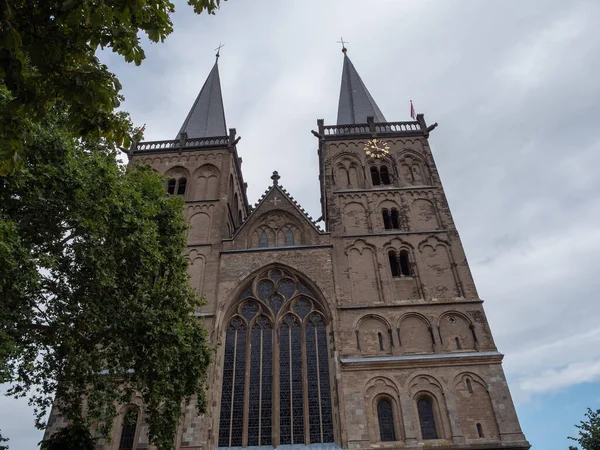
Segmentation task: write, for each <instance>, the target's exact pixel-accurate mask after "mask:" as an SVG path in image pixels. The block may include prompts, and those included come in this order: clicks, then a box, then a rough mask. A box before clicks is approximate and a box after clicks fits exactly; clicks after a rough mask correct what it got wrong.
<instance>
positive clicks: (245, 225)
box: [107, 52, 529, 450]
mask: <svg viewBox="0 0 600 450" xmlns="http://www.w3.org/2000/svg"><path fill="white" fill-rule="evenodd" d="M317 123H318V128H317V130H316V131H313V134H314V135H315V136H316V138H317V143H318V158H319V183H320V187H321V206H322V220H323V222H324V228H325V230H322V229H321V228H319V226H317V224H316V222H315V221H313V220H312V219H311V218H310V217H309V216H308V214H307V213H306V212H305V211H304V210H303V209H302V208H301V206H300V205H298V203H297V202H296V201H295V200H294V199H293V197H292V196H291V194H290V193H289V192H288V191H286V189H284V187H283V186H282V185H281V184H280V183H279V176H278V175H277V173H276V172H275V173H274V174H273V176H272V177H271V178H272V182H271V183H270V187H269V188H268V189H267V190H266V192H265V193H264V195H263V196H262V197H261V198H260V200H259V201H258V203H257V205H256V206H255V207H254V208H252V207H250V204H249V203H248V198H247V195H246V183H245V182H244V178H243V175H242V170H241V159H240V158H239V157H238V153H237V143H238V140H239V139H238V138H236V132H235V129H229V131H228V130H227V128H226V125H225V114H224V108H223V101H222V95H221V85H220V80H219V69H218V64H217V63H215V65H214V67H213V68H212V70H211V72H210V74H209V76H208V79H207V80H206V82H205V84H204V86H203V87H202V90H201V92H200V94H199V95H198V97H197V98H196V100H195V102H194V104H193V106H192V108H191V110H190V112H189V114H188V116H187V117H186V119H185V121H184V123H183V125H182V127H181V129H180V130H179V133H178V134H177V136H176V138H175V139H174V140H169V141H158V142H140V143H138V144H137V147H136V148H134V149H132V151H131V154H130V164H138V163H145V164H149V165H151V166H152V167H153V168H154V169H156V170H157V171H160V172H162V173H164V174H166V175H167V177H168V179H169V181H168V183H167V185H166V186H165V189H166V190H167V192H168V193H169V194H172V195H181V196H183V198H184V199H185V214H186V216H187V218H188V219H189V223H190V229H189V234H188V246H187V250H186V257H187V259H188V260H189V274H190V283H191V284H192V286H193V287H194V288H195V289H197V291H198V292H199V293H200V294H202V295H203V296H204V297H205V298H206V300H207V303H206V305H205V306H202V307H201V308H199V309H198V311H197V315H198V317H201V318H203V323H204V324H205V326H206V328H207V329H208V333H209V336H210V342H211V343H212V345H214V346H215V347H216V349H217V350H216V354H215V361H214V364H213V365H212V367H211V369H210V376H209V381H208V385H209V390H208V398H209V401H208V405H209V410H208V413H207V414H206V415H204V416H198V415H197V414H196V412H195V408H194V405H193V404H191V405H190V406H189V407H188V408H187V411H186V414H185V416H184V417H183V418H182V422H181V426H180V428H179V432H178V436H177V441H176V442H177V444H176V445H177V448H178V449H181V450H183V449H190V450H191V449H194V450H199V449H202V450H214V449H215V448H221V449H225V448H232V447H235V448H247V447H253V448H256V447H261V448H265V449H271V448H274V447H279V448H281V449H291V448H294V449H295V448H298V449H300V448H304V446H308V447H311V448H314V449H319V450H324V449H331V450H334V449H340V448H341V449H350V450H358V449H370V448H384V449H392V448H394V449H395V448H398V449H405V450H408V449H417V448H419V449H421V448H433V447H435V448H438V447H441V448H449V449H527V448H529V443H528V442H527V440H526V439H525V436H524V435H523V433H522V431H521V428H520V426H519V421H518V418H517V415H516V413H515V409H514V406H513V402H512V400H511V396H510V393H509V389H508V386H507V383H506V379H505V376H504V373H503V370H502V366H501V361H502V357H503V355H502V354H501V353H499V352H498V350H497V349H496V346H495V344H494V340H493V338H492V333H491V331H490V328H489V325H488V322H487V320H486V316H485V313H484V310H483V305H482V301H481V299H480V298H479V296H478V294H477V290H476V289H475V284H474V282H473V278H472V276H471V273H470V271H469V266H468V264H467V260H466V257H465V253H464V251H463V247H462V244H461V241H460V238H459V235H458V232H457V230H456V227H455V225H454V221H453V219H452V215H451V213H450V209H449V207H448V202H447V200H446V196H445V194H444V190H443V187H442V184H441V181H440V177H439V175H438V171H437V169H436V165H435V162H434V160H433V156H432V152H431V149H430V147H429V143H428V136H429V133H430V131H431V130H432V129H433V128H434V126H429V127H428V126H427V124H426V123H425V119H424V117H423V116H422V115H418V116H417V120H416V121H409V122H389V121H388V120H386V118H385V117H384V115H383V113H382V112H381V110H380V109H379V107H378V106H377V104H376V103H375V101H374V99H373V97H372V96H371V95H370V93H369V91H368V90H367V88H366V86H365V84H364V83H363V81H362V79H361V78H360V76H359V75H358V72H357V71H356V69H355V67H354V65H353V64H352V62H351V61H350V59H349V57H348V55H347V54H346V53H345V52H344V61H343V69H342V81H341V91H340V98H339V109H338V118H337V124H336V125H325V124H324V121H323V120H319V121H317ZM307 131H308V130H307ZM266 184H267V183H266ZM125 416H128V417H129V418H130V419H131V418H133V419H134V420H124V417H125ZM114 433H115V436H114V439H113V444H111V445H112V448H114V449H119V450H131V449H139V448H148V443H147V441H148V440H147V428H146V425H145V422H144V406H143V404H142V403H141V402H136V401H134V402H132V404H131V405H127V406H124V407H123V409H122V410H121V413H120V414H119V417H118V419H117V422H116V423H115V427H114ZM292 446H294V447H292ZM107 448H108V447H107ZM150 448H151V446H150Z"/></svg>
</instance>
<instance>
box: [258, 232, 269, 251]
mask: <svg viewBox="0 0 600 450" xmlns="http://www.w3.org/2000/svg"><path fill="white" fill-rule="evenodd" d="M258 246H259V247H268V246H269V241H268V239H267V232H266V231H264V230H263V231H261V232H260V234H259V235H258Z"/></svg>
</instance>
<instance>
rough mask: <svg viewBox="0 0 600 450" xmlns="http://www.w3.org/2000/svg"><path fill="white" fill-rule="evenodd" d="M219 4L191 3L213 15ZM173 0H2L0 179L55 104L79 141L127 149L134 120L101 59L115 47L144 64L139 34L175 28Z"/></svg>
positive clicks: (161, 34) (156, 38)
mask: <svg viewBox="0 0 600 450" xmlns="http://www.w3.org/2000/svg"><path fill="white" fill-rule="evenodd" d="M219 3H220V0H188V4H189V5H190V6H192V7H193V9H194V11H195V12H196V13H198V14H200V13H202V12H204V11H206V12H208V13H209V14H213V13H214V12H215V10H216V8H218V6H219ZM174 11H175V6H174V4H173V3H171V2H170V1H169V0H153V1H147V0H0V39H1V42H2V45H0V88H6V89H7V90H8V92H9V93H10V96H9V100H10V101H8V102H2V108H1V109H0V174H1V173H6V172H7V171H8V170H12V169H13V168H14V167H15V166H16V165H17V162H18V161H19V159H20V158H22V157H23V156H22V152H23V150H24V145H25V143H26V141H27V139H28V137H29V136H30V134H31V132H32V130H33V127H34V125H35V124H36V123H39V122H40V121H41V120H42V119H43V118H44V117H45V115H46V114H47V112H48V111H49V110H50V109H51V106H52V105H53V104H55V102H56V101H57V100H58V101H60V102H62V103H63V104H65V105H67V106H68V114H67V126H68V127H69V128H70V129H71V130H72V131H73V132H74V133H75V134H76V135H77V136H79V137H84V138H99V137H102V138H104V139H106V140H108V141H109V142H110V143H114V144H116V145H124V146H126V147H127V146H129V144H130V140H131V133H130V131H131V123H130V121H129V118H128V116H127V115H125V114H118V113H117V112H116V108H118V106H119V104H120V102H121V101H122V96H121V95H120V90H121V84H120V83H119V80H118V79H117V77H116V76H115V74H113V73H112V72H110V71H109V69H108V67H107V66H106V65H104V64H102V63H101V62H100V60H99V59H98V58H97V57H96V52H97V51H98V50H99V49H104V48H110V49H112V51H114V52H116V53H118V54H119V55H121V56H122V57H123V58H124V59H125V61H127V62H134V63H135V64H136V65H139V64H141V62H142V60H143V59H144V57H145V55H144V50H143V48H142V45H141V39H140V33H143V34H145V35H146V36H147V38H148V39H149V40H150V41H152V42H162V41H164V39H165V38H166V37H167V36H168V35H169V34H170V33H171V32H172V31H173V24H172V22H171V14H172V13H173V12H174Z"/></svg>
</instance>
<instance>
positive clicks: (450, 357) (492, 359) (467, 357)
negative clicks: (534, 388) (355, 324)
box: [340, 352, 504, 370]
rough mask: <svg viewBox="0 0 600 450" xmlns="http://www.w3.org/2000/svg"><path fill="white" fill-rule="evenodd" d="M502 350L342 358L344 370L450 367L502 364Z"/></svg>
mask: <svg viewBox="0 0 600 450" xmlns="http://www.w3.org/2000/svg"><path fill="white" fill-rule="evenodd" d="M503 358H504V355H503V354H502V353H500V352H468V353H444V354H436V353H434V354H426V355H403V356H378V357H374V358H340V362H341V363H342V369H343V370H375V369H386V370H387V369H404V368H411V369H414V368H417V367H449V366H464V365H475V364H500V363H501V362H502V359H503Z"/></svg>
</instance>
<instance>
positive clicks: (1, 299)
mask: <svg viewBox="0 0 600 450" xmlns="http://www.w3.org/2000/svg"><path fill="white" fill-rule="evenodd" d="M69 122H70V118H69V117H68V114H60V115H59V117H58V118H55V116H52V120H50V116H47V120H46V121H45V123H44V124H43V125H34V127H33V129H32V136H31V139H30V142H29V143H28V144H27V149H26V150H27V151H26V152H25V155H26V158H24V159H23V161H22V164H20V165H19V167H17V168H16V169H15V170H14V171H13V172H11V173H10V174H8V175H6V176H4V177H0V261H2V264H0V343H1V344H0V377H1V380H0V381H3V382H8V383H10V384H11V388H10V390H9V392H8V394H9V395H12V396H15V397H23V396H25V395H27V396H29V397H30V398H31V400H30V403H31V404H32V405H33V407H34V413H35V416H36V423H37V425H38V426H39V427H40V428H41V427H43V426H44V424H43V423H41V421H42V419H43V418H44V416H45V415H46V413H47V412H48V410H49V408H50V407H51V406H52V404H53V398H54V397H55V398H56V405H57V406H58V407H59V409H60V411H61V413H63V414H64V415H65V416H66V418H67V419H68V420H69V421H70V423H71V424H73V426H75V427H88V426H89V425H90V424H91V423H96V424H99V428H98V429H99V431H100V432H101V433H102V434H104V435H106V436H110V434H109V430H110V427H111V425H112V423H113V418H114V417H115V414H116V412H117V411H116V408H115V406H114V405H115V404H116V403H119V404H125V403H129V402H131V399H132V396H133V395H134V393H135V395H139V396H140V397H141V399H142V400H143V402H144V404H145V412H146V417H147V420H148V423H149V433H150V439H151V441H152V442H153V443H154V444H156V445H157V446H158V448H159V449H161V450H163V449H171V448H173V441H174V436H175V432H176V427H177V425H178V423H179V419H180V417H181V413H182V408H183V406H184V405H185V402H186V401H187V400H188V399H189V398H191V397H195V398H197V407H198V409H199V411H200V412H202V411H204V409H205V394H204V383H205V379H206V370H207V366H208V364H209V362H210V358H211V351H210V350H209V349H208V348H207V345H206V337H205V332H204V331H203V329H202V327H201V324H200V323H199V321H198V319H197V318H196V317H195V315H194V311H195V308H196V306H197V305H199V302H200V300H199V298H198V297H197V296H196V293H195V292H194V291H193V290H192V289H191V288H190V287H189V286H188V283H187V281H188V275H187V263H186V260H185V259H184V257H183V250H184V249H185V245H186V222H185V218H184V215H183V200H182V199H181V198H179V197H177V196H168V195H165V191H164V180H163V179H162V177H161V176H159V175H158V174H156V173H155V172H153V171H152V170H151V169H150V168H149V167H137V168H129V169H125V168H124V167H123V166H122V165H120V164H119V163H118V160H117V154H116V152H115V151H114V150H113V149H111V147H110V146H107V145H106V144H105V143H103V142H102V143H101V142H98V141H93V140H81V139H78V138H76V135H74V134H70V133H68V132H67V131H65V123H66V124H67V127H68V124H69ZM75 434H76V433H75ZM63 437H65V436H63ZM65 438H69V436H66V437H65Z"/></svg>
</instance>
